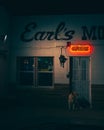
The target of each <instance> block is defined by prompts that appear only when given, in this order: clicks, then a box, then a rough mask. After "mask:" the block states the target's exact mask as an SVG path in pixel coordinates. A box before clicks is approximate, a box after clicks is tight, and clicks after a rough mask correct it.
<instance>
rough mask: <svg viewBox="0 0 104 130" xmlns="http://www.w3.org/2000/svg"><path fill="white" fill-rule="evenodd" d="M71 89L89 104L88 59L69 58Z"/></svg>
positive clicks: (89, 77)
mask: <svg viewBox="0 0 104 130" xmlns="http://www.w3.org/2000/svg"><path fill="white" fill-rule="evenodd" d="M70 62H71V64H70V70H71V89H72V90H73V91H76V92H77V93H78V94H79V96H80V97H84V98H85V99H86V100H88V101H89V102H90V103H91V75H90V74H91V72H90V57H71V58H70Z"/></svg>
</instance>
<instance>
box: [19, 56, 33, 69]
mask: <svg viewBox="0 0 104 130" xmlns="http://www.w3.org/2000/svg"><path fill="white" fill-rule="evenodd" d="M33 65H34V58H33V57H21V58H20V63H19V66H20V70H21V71H33Z"/></svg>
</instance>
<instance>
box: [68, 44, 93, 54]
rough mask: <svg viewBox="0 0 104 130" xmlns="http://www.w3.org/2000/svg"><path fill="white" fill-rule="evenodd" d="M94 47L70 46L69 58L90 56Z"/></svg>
mask: <svg viewBox="0 0 104 130" xmlns="http://www.w3.org/2000/svg"><path fill="white" fill-rule="evenodd" d="M93 50H94V47H93V46H92V45H91V44H87V43H86V44H81V43H79V44H70V45H69V46H68V47H67V53H68V55H69V56H90V55H91V54H92V53H93Z"/></svg>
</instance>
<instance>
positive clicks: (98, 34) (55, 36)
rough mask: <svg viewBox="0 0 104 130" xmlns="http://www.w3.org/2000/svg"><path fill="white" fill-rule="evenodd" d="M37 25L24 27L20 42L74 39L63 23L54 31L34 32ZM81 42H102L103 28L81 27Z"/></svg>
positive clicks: (30, 24) (71, 32) (103, 36)
mask: <svg viewBox="0 0 104 130" xmlns="http://www.w3.org/2000/svg"><path fill="white" fill-rule="evenodd" d="M37 29H38V25H37V24H36V23H35V22H32V23H29V24H27V25H26V26H25V28H24V31H23V32H22V33H21V36H20V38H21V40H22V41H23V42H30V41H32V40H66V41H69V40H71V39H73V38H74V35H75V33H79V32H76V31H75V30H73V29H70V28H69V27H66V24H65V22H61V23H59V24H58V25H57V27H56V29H55V31H46V30H45V31H36V30H37ZM81 39H82V40H104V26H91V27H88V26H82V27H81Z"/></svg>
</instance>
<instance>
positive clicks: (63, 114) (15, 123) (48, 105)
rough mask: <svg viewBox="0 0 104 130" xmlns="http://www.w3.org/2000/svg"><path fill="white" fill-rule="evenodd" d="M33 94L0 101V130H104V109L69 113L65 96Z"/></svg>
mask: <svg viewBox="0 0 104 130" xmlns="http://www.w3.org/2000/svg"><path fill="white" fill-rule="evenodd" d="M32 94H33V93H30V92H23V91H22V92H21V93H18V94H17V93H16V95H15V94H10V95H9V96H7V97H1V98H0V100H1V105H0V130H7V129H11V130H47V129H48V130H56V129H57V130H59V129H60V130H61V129H64V130H66V129H69V128H70V129H72V130H75V129H77V130H78V129H80V130H81V129H86V130H87V129H89V130H95V128H97V129H104V109H103V108H99V109H98V108H96V107H94V108H93V107H92V108H87V109H82V110H77V111H69V110H68V108H67V104H66V103H67V102H66V98H64V96H61V97H60V96H53V95H51V96H50V95H48V97H47V95H46V96H45V97H44V96H43V95H42V94H41V96H39V94H37V95H35V96H30V95H32ZM46 97H47V98H46ZM53 99H54V101H53ZM57 99H58V100H57ZM36 101H37V102H36ZM52 101H53V102H52Z"/></svg>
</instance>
